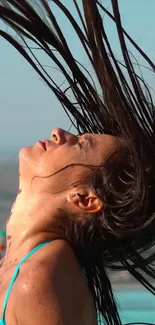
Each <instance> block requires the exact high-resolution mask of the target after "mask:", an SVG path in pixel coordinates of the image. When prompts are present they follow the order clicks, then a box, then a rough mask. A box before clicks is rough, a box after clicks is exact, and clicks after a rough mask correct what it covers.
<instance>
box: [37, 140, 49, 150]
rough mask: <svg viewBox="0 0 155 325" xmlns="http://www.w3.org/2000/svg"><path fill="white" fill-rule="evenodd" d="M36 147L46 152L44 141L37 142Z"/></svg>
mask: <svg viewBox="0 0 155 325" xmlns="http://www.w3.org/2000/svg"><path fill="white" fill-rule="evenodd" d="M37 145H38V146H39V147H40V148H42V149H44V151H46V150H47V148H46V144H45V142H44V141H37Z"/></svg>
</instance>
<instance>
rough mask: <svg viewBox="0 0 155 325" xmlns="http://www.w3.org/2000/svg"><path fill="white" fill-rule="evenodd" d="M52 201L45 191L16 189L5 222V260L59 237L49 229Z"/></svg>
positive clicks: (21, 255)
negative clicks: (6, 221) (13, 201)
mask: <svg viewBox="0 0 155 325" xmlns="http://www.w3.org/2000/svg"><path fill="white" fill-rule="evenodd" d="M52 203H54V201H53V198H52V197H51V195H50V194H48V193H45V194H42V195H40V194H34V193H32V190H31V189H30V188H29V189H28V190H25V191H24V190H20V191H19V193H18V195H17V197H16V201H15V203H14V204H13V207H12V210H11V213H10V216H9V220H8V223H7V229H6V232H7V250H6V257H5V259H6V260H9V262H10V260H15V259H16V260H20V259H21V258H22V257H23V256H24V255H25V254H27V253H28V252H29V251H30V250H31V249H33V248H34V247H35V246H37V245H38V244H40V243H41V242H44V241H46V240H52V239H53V238H55V237H59V238H60V236H59V235H60V234H58V233H55V232H54V231H53V230H52V229H53V228H52V223H53V221H54V220H55V217H56V215H55V211H54V208H53V207H52ZM53 205H54V204H53ZM51 207H52V208H51ZM51 211H52V213H51Z"/></svg>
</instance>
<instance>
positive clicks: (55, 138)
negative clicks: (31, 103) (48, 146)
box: [52, 133, 58, 141]
mask: <svg viewBox="0 0 155 325" xmlns="http://www.w3.org/2000/svg"><path fill="white" fill-rule="evenodd" d="M52 138H53V140H54V141H58V137H57V135H56V134H55V133H53V134H52Z"/></svg>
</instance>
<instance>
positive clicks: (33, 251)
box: [2, 240, 52, 323]
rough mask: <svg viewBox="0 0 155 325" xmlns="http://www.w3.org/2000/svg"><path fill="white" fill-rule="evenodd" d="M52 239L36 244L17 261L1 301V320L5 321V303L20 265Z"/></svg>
mask: <svg viewBox="0 0 155 325" xmlns="http://www.w3.org/2000/svg"><path fill="white" fill-rule="evenodd" d="M51 241H52V240H49V241H46V242H44V243H41V244H39V245H38V246H36V247H35V248H34V249H32V251H31V252H29V253H28V254H27V255H26V256H25V257H24V258H23V259H22V260H21V261H20V262H19V263H18V265H17V266H16V268H15V271H14V273H13V276H12V278H11V281H10V283H9V286H8V289H7V291H6V294H5V297H4V302H3V309H2V320H3V322H4V323H5V312H6V307H7V303H8V299H9V296H10V293H11V290H12V287H13V284H14V282H15V280H16V278H17V275H18V273H19V270H20V267H21V265H22V264H23V263H24V262H25V261H27V259H28V258H29V257H31V256H32V255H33V254H34V253H35V252H37V251H38V250H39V249H40V248H41V247H43V246H45V245H47V244H48V243H49V242H51Z"/></svg>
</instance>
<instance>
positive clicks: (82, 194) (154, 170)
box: [0, 0, 155, 325]
mask: <svg viewBox="0 0 155 325" xmlns="http://www.w3.org/2000/svg"><path fill="white" fill-rule="evenodd" d="M0 3H1V6H0V17H1V18H2V19H3V20H4V21H5V22H7V23H8V24H9V26H11V27H12V28H14V29H15V31H16V32H17V33H18V35H19V36H20V37H21V38H22V42H24V44H25V45H24V46H23V45H21V44H20V42H18V41H17V38H13V36H11V35H9V34H8V33H7V32H6V31H2V30H1V32H0V34H1V36H3V37H4V38H5V39H7V40H8V41H9V42H10V43H11V44H12V45H13V46H15V48H16V49H17V50H18V51H19V52H20V53H21V54H22V55H23V56H24V57H25V58H26V59H27V60H28V62H29V63H30V64H31V65H32V66H33V68H34V69H35V70H36V71H37V72H38V73H39V75H40V76H41V77H42V78H43V80H44V81H45V82H46V83H47V85H48V86H49V87H50V88H51V89H52V91H53V92H54V93H55V95H56V96H57V98H58V99H59V101H60V102H61V103H62V105H63V107H64V109H65V110H66V112H67V113H68V114H69V117H70V118H71V115H72V116H73V122H74V125H75V126H76V128H77V130H78V132H79V134H80V135H79V136H78V137H76V136H74V135H71V134H69V133H67V132H65V131H63V130H61V129H56V130H54V131H53V133H52V136H51V140H50V141H49V140H46V141H45V142H38V143H36V144H35V145H34V146H33V147H29V148H24V149H22V150H21V152H20V155H19V162H20V163H19V166H20V190H19V194H18V196H17V200H16V203H15V206H14V208H13V210H12V215H11V218H10V220H9V222H8V226H7V234H8V245H7V246H8V248H7V254H6V257H5V260H4V262H3V265H2V271H1V274H2V291H1V306H2V305H3V299H4V294H5V292H6V289H7V287H8V284H9V281H10V279H11V276H12V273H13V270H14V268H15V266H16V265H17V264H18V263H19V262H20V261H21V260H22V259H23V258H24V256H25V255H26V254H28V257H29V254H30V255H31V254H32V252H33V253H34V251H32V249H33V248H34V247H37V249H38V245H39V244H40V243H46V244H47V245H45V246H44V247H43V248H40V246H39V248H40V250H39V251H37V252H36V253H35V254H34V255H33V257H32V258H31V257H30V258H29V259H28V260H27V261H26V262H25V263H23V264H22V265H21V268H20V273H19V275H18V277H17V278H16V281H15V283H14V286H13V288H12V291H11V294H10V297H9V300H8V305H7V309H6V313H5V308H4V313H3V316H4V317H6V318H5V319H6V323H7V324H8V325H9V324H11V325H12V323H13V321H14V323H15V324H16V323H17V324H22V325H24V324H39V322H40V324H51V323H52V324H53V325H54V324H57V323H58V324H60V325H61V324H63V325H66V324H67V325H68V324H76V323H77V324H93V325H94V324H96V322H97V320H96V318H97V316H96V312H95V310H98V311H99V312H100V313H101V314H102V316H103V319H104V321H105V323H106V324H108V325H112V324H115V325H116V324H121V321H120V318H119V314H118V311H117V307H116V304H115V301H114V296H113V292H112V288H111V283H110V281H109V277H108V275H107V271H106V270H107V268H115V269H125V270H128V271H129V272H130V273H131V274H132V275H133V276H134V277H135V278H136V279H138V280H139V281H140V282H141V283H142V284H143V285H144V286H145V287H147V288H148V289H149V290H150V291H151V292H152V293H155V290H154V286H153V284H152V283H151V282H149V281H148V279H147V278H146V275H149V276H151V277H152V278H153V279H154V278H155V275H154V270H153V267H152V265H151V263H152V261H153V260H154V254H153V253H152V255H151V253H150V255H149V254H148V257H147V258H144V257H143V255H142V253H143V252H144V251H147V250H148V249H149V248H150V247H152V246H153V245H154V225H155V221H154V212H155V200H154V193H155V150H154V143H155V136H154V134H155V133H154V104H153V100H152V97H151V93H150V91H149V89H148V86H147V84H146V83H145V82H144V80H143V79H142V78H141V77H140V76H138V75H137V74H136V71H135V69H134V66H133V64H132V62H131V56H130V55H129V53H128V51H127V47H126V43H125V37H124V35H125V36H126V37H127V38H128V39H129V40H130V42H132V44H133V45H134V46H135V47H136V49H137V51H139V53H140V54H141V55H142V56H143V57H144V58H145V60H146V61H147V62H148V63H149V64H150V66H151V68H152V70H153V71H154V70H155V66H154V64H153V63H152V62H151V61H150V60H149V58H148V57H147V56H146V55H145V54H144V53H143V51H142V50H141V49H140V48H139V47H138V46H137V45H136V44H135V43H134V42H133V40H132V39H131V38H130V36H129V35H128V34H127V33H126V32H125V31H124V30H123V28H122V25H121V19H120V15H119V8H118V2H117V0H113V1H112V8H113V15H112V14H111V13H109V12H108V11H107V10H106V9H105V8H104V6H103V5H102V4H101V3H100V2H99V1H98V0H94V1H90V0H83V1H82V3H83V10H84V15H83V13H82V9H80V7H79V6H78V2H77V1H76V0H73V3H74V4H75V7H76V9H77V12H78V14H79V17H80V19H81V23H82V26H83V28H80V27H79V26H78V24H77V23H76V20H75V19H74V17H73V16H72V15H71V13H70V12H69V11H68V10H67V8H66V7H65V6H64V5H63V3H62V2H61V1H58V0H53V3H55V4H56V5H57V7H58V8H59V9H60V10H61V11H62V12H63V13H64V14H65V16H66V19H68V20H69V21H70V23H71V26H72V27H73V28H74V29H75V31H76V33H77V36H78V37H79V39H80V41H81V44H82V46H83V48H84V50H85V52H86V54H87V56H88V59H89V61H90V63H91V65H92V67H93V69H94V71H95V80H96V81H97V83H98V85H99V86H98V88H99V89H96V86H95V84H94V82H93V80H92V78H91V76H90V74H89V73H88V72H87V71H86V69H84V67H81V65H80V64H79V63H78V62H77V60H76V59H75V58H74V57H73V55H72V53H71V49H70V48H69V47H68V45H67V42H66V39H65V38H64V35H63V32H62V30H61V29H60V27H59V25H58V23H57V21H56V17H55V16H54V14H53V11H52V10H51V9H50V7H49V5H48V3H47V1H46V0H40V1H37V2H35V1H29V2H27V1H26V0H20V2H19V1H17V0H3V1H2V0H1V1H0ZM102 11H104V12H106V13H107V15H109V17H110V18H111V19H113V20H114V22H115V24H116V28H117V31H118V36H119V40H120V46H121V51H122V55H123V58H124V67H125V69H126V70H125V73H126V74H127V77H126V78H125V73H124V70H123V69H124V68H123V67H122V63H119V62H118V61H117V60H116V58H115V56H114V54H113V51H112V48H111V45H110V43H109V40H108V37H107V34H106V31H105V28H104V24H103V21H102V18H101V16H102V13H103V12H102ZM47 17H48V18H47ZM83 17H84V18H83ZM27 38H29V39H30V40H31V41H33V42H35V44H36V46H37V48H40V49H42V50H43V51H44V52H45V53H46V54H47V55H48V56H49V57H50V58H51V59H52V61H54V62H55V64H56V65H57V67H58V68H59V69H60V71H61V72H62V74H63V75H64V77H65V79H66V81H67V83H68V84H67V87H66V89H65V90H64V89H61V87H59V86H58V85H57V84H56V82H55V81H54V80H53V79H52V77H51V76H50V74H48V73H47V71H46V70H45V68H44V67H43V66H41V64H40V62H39V59H38V58H37V53H38V52H36V50H35V49H34V47H32V48H30V47H29V46H28V44H27ZM22 44H23V43H22ZM31 44H32V43H31ZM53 49H54V50H56V51H53ZM28 51H30V53H29V52H28ZM57 54H58V56H57ZM64 62H65V63H64ZM127 80H128V81H127ZM68 90H69V92H68ZM83 132H84V134H82V133H83ZM13 234H18V236H17V237H16V238H13ZM55 239H57V240H55ZM51 240H54V241H53V242H51ZM47 241H50V243H49V242H48V243H47ZM10 243H11V244H10ZM73 252H74V253H73ZM74 254H75V256H74ZM26 256H27V255H26ZM75 257H76V258H75ZM22 261H23V260H22ZM77 261H78V262H77ZM118 262H119V263H118ZM9 263H10V264H9ZM78 263H79V264H78ZM19 266H20V264H19ZM6 268H8V271H7V272H8V273H6ZM4 271H5V273H4ZM17 273H18V271H17ZM84 275H85V280H84ZM3 276H4V277H3ZM87 284H88V287H87ZM73 288H74V292H73ZM9 289H10V288H9ZM13 290H14V291H13ZM15 295H16V297H17V298H19V299H18V305H17V303H16V301H15V299H14V297H15ZM11 297H12V298H11ZM7 298H8V297H7ZM9 304H10V305H9ZM23 306H24V307H25V308H24V309H23ZM70 306H71V309H70ZM94 306H95V307H94ZM4 307H5V304H4ZM39 307H40V308H39ZM24 310H25V313H24V312H23V311H24ZM45 317H46V318H45Z"/></svg>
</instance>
